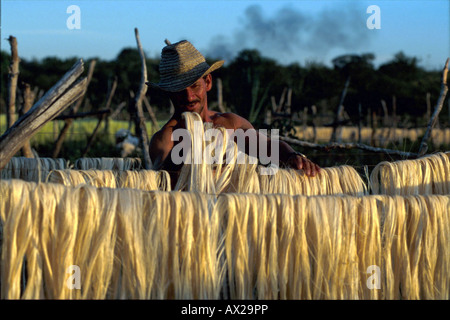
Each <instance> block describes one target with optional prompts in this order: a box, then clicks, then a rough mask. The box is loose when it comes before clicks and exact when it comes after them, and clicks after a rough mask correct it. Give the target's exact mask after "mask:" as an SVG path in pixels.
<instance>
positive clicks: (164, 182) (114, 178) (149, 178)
mask: <svg viewBox="0 0 450 320" xmlns="http://www.w3.org/2000/svg"><path fill="white" fill-rule="evenodd" d="M47 182H51V183H60V184H64V185H65V186H78V185H82V184H88V185H92V186H95V187H107V188H132V189H140V190H145V191H152V190H162V191H170V188H171V185H170V175H169V174H168V172H167V171H164V170H160V171H154V170H139V171H134V170H124V171H116V170H95V169H88V170H73V169H66V170H53V171H51V172H50V173H49V175H48V179H47Z"/></svg>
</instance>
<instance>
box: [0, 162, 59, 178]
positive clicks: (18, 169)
mask: <svg viewBox="0 0 450 320" xmlns="http://www.w3.org/2000/svg"><path fill="white" fill-rule="evenodd" d="M66 168H68V162H67V161H66V160H64V159H60V158H58V159H53V158H26V157H13V158H11V160H10V161H9V162H8V163H7V164H6V166H5V168H3V170H1V179H22V180H25V181H32V182H38V181H42V182H43V181H45V179H46V178H47V175H48V174H49V172H50V171H51V170H58V169H59V170H60V169H66Z"/></svg>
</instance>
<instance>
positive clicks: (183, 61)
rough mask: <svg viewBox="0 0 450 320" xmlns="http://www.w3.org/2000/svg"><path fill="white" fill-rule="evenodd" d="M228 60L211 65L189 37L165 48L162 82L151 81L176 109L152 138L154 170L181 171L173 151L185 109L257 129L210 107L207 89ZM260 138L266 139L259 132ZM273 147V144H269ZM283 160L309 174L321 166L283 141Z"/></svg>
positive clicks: (216, 123) (224, 124) (215, 123)
mask: <svg viewBox="0 0 450 320" xmlns="http://www.w3.org/2000/svg"><path fill="white" fill-rule="evenodd" d="M223 63H224V61H223V60H221V61H217V62H215V63H214V64H213V65H212V66H209V65H208V64H207V63H206V61H205V58H204V57H203V55H202V54H201V53H200V52H199V51H198V50H197V49H196V48H195V47H194V46H193V45H192V44H191V43H190V42H188V41H186V40H183V41H180V42H177V43H174V44H170V45H168V46H166V47H164V48H163V50H162V53H161V62H160V68H159V72H160V78H161V80H160V82H159V83H157V84H155V83H147V84H149V85H151V86H153V87H156V88H159V89H161V90H163V91H164V92H166V93H167V94H168V96H169V98H170V100H171V101H172V103H173V105H174V107H175V112H174V114H173V115H172V117H171V118H170V120H169V121H168V122H167V123H166V124H165V125H164V126H163V127H162V129H161V130H159V131H158V132H156V133H155V134H154V135H153V137H152V139H151V141H150V147H149V151H150V158H151V160H152V162H153V169H154V170H166V171H169V172H170V173H172V174H174V173H177V172H178V173H179V171H180V169H181V166H182V164H181V165H175V164H174V163H173V162H172V159H171V156H170V152H171V150H172V148H173V147H174V145H175V144H174V141H172V132H174V131H175V130H176V129H179V128H185V125H184V120H183V119H182V116H181V115H182V113H183V112H186V111H189V112H196V113H198V114H199V115H200V117H201V118H202V121H203V122H212V123H213V126H214V127H224V128H225V129H232V130H237V129H242V130H244V131H245V130H249V129H254V128H253V125H252V124H251V123H250V122H249V121H248V120H246V119H244V118H243V117H241V116H238V115H237V114H234V113H220V112H216V111H211V110H209V109H208V99H207V92H208V91H210V90H211V87H212V76H211V72H213V71H214V70H216V69H218V68H220V67H221V66H222V65H223ZM258 139H266V140H267V141H268V142H270V139H269V138H268V137H265V136H264V137H263V136H261V134H259V136H258ZM269 150H270V148H269ZM279 160H280V162H281V164H284V165H286V166H288V167H291V168H294V169H303V170H304V171H305V173H306V175H308V176H312V177H313V176H315V175H316V174H317V173H318V172H319V171H320V167H319V166H318V165H316V164H314V163H313V162H311V161H310V160H309V159H307V158H306V157H305V156H304V155H302V154H301V153H298V152H295V150H294V149H292V148H291V147H290V146H289V145H288V144H287V143H285V142H284V141H279Z"/></svg>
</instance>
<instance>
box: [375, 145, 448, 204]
mask: <svg viewBox="0 0 450 320" xmlns="http://www.w3.org/2000/svg"><path fill="white" fill-rule="evenodd" d="M370 184H371V189H372V190H371V191H372V193H373V194H388V195H418V194H423V195H426V194H450V160H449V154H448V153H447V154H446V153H442V152H440V153H436V154H431V155H427V156H424V157H422V158H419V159H414V160H400V161H395V162H387V161H383V162H381V163H379V164H378V165H377V166H376V167H375V168H374V169H373V171H372V173H371V175H370Z"/></svg>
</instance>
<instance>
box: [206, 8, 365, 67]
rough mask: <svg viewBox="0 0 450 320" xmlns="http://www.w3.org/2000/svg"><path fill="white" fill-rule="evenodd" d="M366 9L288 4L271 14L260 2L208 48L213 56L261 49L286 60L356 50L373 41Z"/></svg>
mask: <svg viewBox="0 0 450 320" xmlns="http://www.w3.org/2000/svg"><path fill="white" fill-rule="evenodd" d="M367 17H368V16H367V14H366V10H365V8H363V7H361V6H358V5H356V4H355V3H354V2H353V3H352V4H351V6H350V5H345V6H344V5H340V6H339V7H330V8H326V9H324V10H322V11H320V12H319V13H318V14H316V15H311V14H309V13H308V14H306V13H304V12H302V11H301V9H300V10H299V9H295V8H293V7H291V6H285V7H283V8H281V9H280V10H278V11H276V12H274V13H273V14H272V15H270V16H267V15H265V14H264V12H263V10H262V7H261V6H260V5H252V6H249V7H248V8H247V9H246V10H245V12H244V16H243V19H242V24H241V25H240V26H239V27H238V29H237V30H235V31H234V33H231V34H230V35H229V36H228V37H227V36H224V35H220V36H217V37H216V38H214V39H212V40H211V42H210V45H209V47H208V48H207V49H206V50H205V52H206V55H208V56H209V57H212V58H221V59H225V60H228V61H229V60H231V59H232V58H233V57H234V56H235V55H237V54H238V53H239V51H241V50H242V49H258V50H259V51H260V52H261V53H262V54H263V55H264V56H269V57H272V58H275V59H277V60H280V61H283V60H284V59H287V58H289V57H292V56H294V55H296V56H300V55H299V54H297V53H299V52H301V53H303V54H304V55H303V56H313V57H324V56H325V55H326V54H327V53H328V52H329V51H331V50H333V49H344V50H347V51H354V50H358V49H361V48H363V47H364V46H366V45H367V44H368V42H369V40H370V39H369V38H368V37H367V28H366V19H367Z"/></svg>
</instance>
